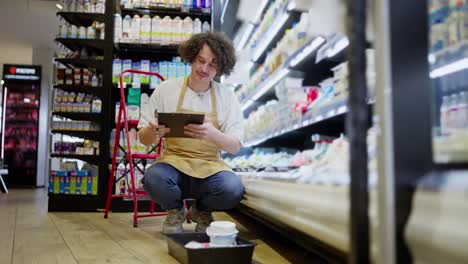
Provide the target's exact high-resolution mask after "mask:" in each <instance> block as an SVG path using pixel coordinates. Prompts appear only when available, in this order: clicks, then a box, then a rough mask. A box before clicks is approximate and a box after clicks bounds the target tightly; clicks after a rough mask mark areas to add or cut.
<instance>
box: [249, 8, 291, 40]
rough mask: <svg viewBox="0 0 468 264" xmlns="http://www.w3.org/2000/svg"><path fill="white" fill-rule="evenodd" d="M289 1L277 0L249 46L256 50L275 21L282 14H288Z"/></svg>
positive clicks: (263, 19)
mask: <svg viewBox="0 0 468 264" xmlns="http://www.w3.org/2000/svg"><path fill="white" fill-rule="evenodd" d="M288 3H289V1H288V0H275V1H274V2H273V3H272V4H271V5H270V7H268V9H267V11H266V12H265V14H264V15H263V18H262V22H261V23H260V25H259V26H258V29H257V31H255V34H254V35H253V36H252V38H251V39H250V41H249V44H248V45H249V46H250V47H251V48H252V49H255V48H256V47H257V45H258V43H259V42H261V40H262V39H263V38H264V37H265V36H266V35H267V34H268V32H269V30H270V28H271V27H272V25H273V24H274V21H275V19H277V18H278V17H280V15H281V14H283V13H285V12H287V10H286V8H287V6H288Z"/></svg>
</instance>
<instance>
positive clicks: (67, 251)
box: [0, 189, 322, 264]
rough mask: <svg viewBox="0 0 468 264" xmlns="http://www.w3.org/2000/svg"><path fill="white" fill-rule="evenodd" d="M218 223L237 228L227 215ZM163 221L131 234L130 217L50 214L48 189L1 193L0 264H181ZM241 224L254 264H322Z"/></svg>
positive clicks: (147, 221) (149, 220)
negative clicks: (170, 251) (251, 246)
mask: <svg viewBox="0 0 468 264" xmlns="http://www.w3.org/2000/svg"><path fill="white" fill-rule="evenodd" d="M215 219H216V220H231V221H235V222H237V221H236V220H234V219H233V218H231V216H229V215H227V214H225V213H216V214H215ZM163 220H164V218H163V217H152V218H147V219H142V220H140V222H139V227H138V228H133V225H132V215H131V214H129V213H114V214H111V215H110V216H109V218H108V219H104V218H103V214H102V213H48V212H47V194H46V192H45V190H44V189H28V190H25V189H23V190H21V189H16V190H11V191H10V193H9V194H2V193H0V264H4V263H5V264H6V263H14V264H19V263H38V264H39V263H44V264H51V263H60V264H66V263H80V264H81V263H83V264H85V263H86V264H87V263H90V264H91V263H93V264H94V263H129V264H132V263H164V264H170V263H178V262H177V261H176V260H175V259H174V258H172V257H171V256H170V255H168V253H167V245H166V241H165V238H164V236H163V235H162V234H161V224H162V221H163ZM237 223H238V229H239V230H240V231H241V236H243V237H245V238H247V239H249V240H252V241H254V242H255V243H256V244H257V246H256V247H255V251H254V263H268V264H275V263H294V264H296V263H322V261H318V260H315V258H314V257H312V256H310V253H307V252H304V251H303V250H302V249H301V248H298V247H297V246H294V245H292V244H291V242H289V241H286V240H281V239H279V238H277V237H273V236H271V235H270V234H269V233H268V230H266V229H263V228H257V227H255V226H252V225H251V224H249V225H242V224H240V223H239V222H237ZM246 226H248V228H247V227H246ZM193 228H194V225H193V224H191V225H187V226H186V227H185V229H188V230H190V229H193Z"/></svg>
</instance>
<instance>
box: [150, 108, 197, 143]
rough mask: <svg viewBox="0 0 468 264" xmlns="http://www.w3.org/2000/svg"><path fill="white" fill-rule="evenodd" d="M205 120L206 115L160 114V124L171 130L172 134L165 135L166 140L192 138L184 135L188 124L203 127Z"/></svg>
mask: <svg viewBox="0 0 468 264" xmlns="http://www.w3.org/2000/svg"><path fill="white" fill-rule="evenodd" d="M204 120H205V115H204V114H186V113H158V124H160V125H165V126H166V127H169V128H170V129H171V132H169V133H167V134H165V135H164V137H166V138H170V137H173V138H177V137H185V138H187V137H190V136H188V135H185V134H184V126H186V125H188V124H199V125H201V124H203V121H204Z"/></svg>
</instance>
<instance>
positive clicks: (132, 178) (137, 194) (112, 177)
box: [104, 70, 190, 227]
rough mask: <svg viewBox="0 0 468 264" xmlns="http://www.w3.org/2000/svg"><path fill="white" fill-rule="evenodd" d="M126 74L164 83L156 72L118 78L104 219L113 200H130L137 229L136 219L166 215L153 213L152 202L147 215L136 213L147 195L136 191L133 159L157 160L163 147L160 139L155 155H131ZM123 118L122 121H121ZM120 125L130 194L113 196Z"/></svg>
mask: <svg viewBox="0 0 468 264" xmlns="http://www.w3.org/2000/svg"><path fill="white" fill-rule="evenodd" d="M126 73H137V74H143V75H153V76H157V77H158V78H159V79H161V80H162V81H164V77H163V76H162V75H160V74H159V73H156V72H145V71H138V70H125V71H123V72H122V73H121V74H120V77H119V85H120V87H119V88H120V107H119V113H118V117H117V125H116V131H115V142H114V152H113V155H112V168H111V173H110V177H109V186H108V189H107V200H106V210H105V213H104V218H107V217H108V215H109V210H110V205H111V201H112V199H113V198H127V199H128V198H130V199H132V201H133V226H134V227H138V218H143V217H153V216H164V215H167V213H166V212H158V213H155V212H154V201H153V200H151V201H150V212H149V213H141V214H140V213H138V199H139V198H140V199H141V198H145V197H147V194H146V192H145V191H143V190H137V188H136V184H135V169H138V168H137V167H136V166H134V165H135V163H134V159H140V160H143V159H146V160H154V159H157V158H158V157H159V156H160V155H161V151H162V145H163V140H162V139H161V138H160V139H159V143H158V146H157V153H156V154H133V153H132V151H131V146H130V137H129V133H128V131H129V127H131V128H137V125H138V121H128V119H127V106H126V103H125V92H124V86H123V75H124V74H126ZM122 118H123V120H122ZM122 125H123V126H124V129H125V131H124V132H125V137H124V139H125V141H126V147H127V150H126V151H125V152H126V153H125V156H124V157H125V158H126V159H127V160H128V164H129V167H130V171H129V172H126V173H130V184H131V185H130V186H131V188H130V189H129V192H130V194H113V193H112V190H113V186H114V184H115V172H116V163H117V153H118V149H119V139H120V130H121V129H122ZM183 202H184V208H185V210H187V204H186V201H185V200H184V201H183ZM186 219H187V221H188V222H190V218H189V216H188V214H187V218H186Z"/></svg>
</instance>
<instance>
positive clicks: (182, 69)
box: [176, 62, 185, 78]
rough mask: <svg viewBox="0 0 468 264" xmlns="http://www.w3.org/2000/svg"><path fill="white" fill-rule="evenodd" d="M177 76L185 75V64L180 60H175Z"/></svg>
mask: <svg viewBox="0 0 468 264" xmlns="http://www.w3.org/2000/svg"><path fill="white" fill-rule="evenodd" d="M176 77H177V78H179V77H185V64H184V63H182V62H177V75H176Z"/></svg>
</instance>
